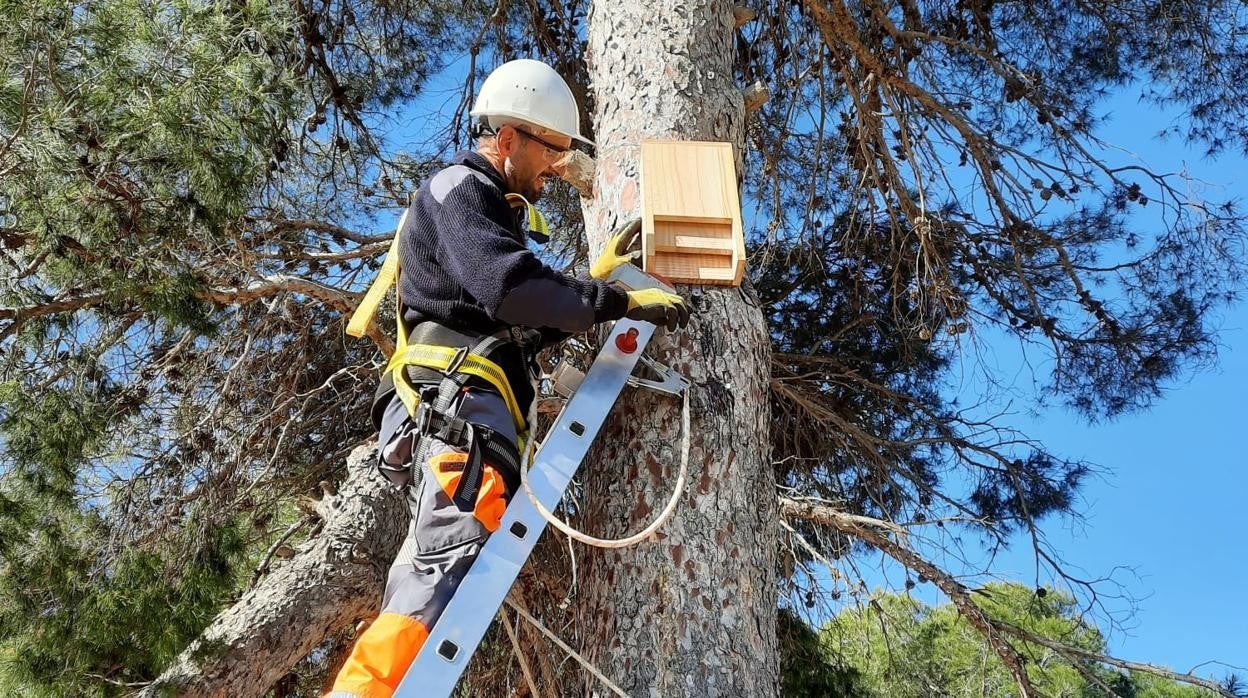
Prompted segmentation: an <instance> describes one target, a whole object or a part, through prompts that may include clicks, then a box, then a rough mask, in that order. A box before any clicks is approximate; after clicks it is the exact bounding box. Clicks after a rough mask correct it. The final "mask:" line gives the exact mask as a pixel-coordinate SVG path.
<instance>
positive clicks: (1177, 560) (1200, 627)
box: [998, 90, 1248, 676]
mask: <svg viewBox="0 0 1248 698" xmlns="http://www.w3.org/2000/svg"><path fill="white" fill-rule="evenodd" d="M1105 111H1106V112H1107V113H1108V114H1109V115H1110V116H1111V120H1110V122H1109V124H1108V125H1107V128H1105V129H1104V130H1103V131H1102V136H1103V137H1104V138H1105V139H1106V140H1108V141H1110V142H1112V143H1113V144H1115V145H1117V146H1120V147H1122V148H1125V149H1126V150H1127V151H1131V152H1133V153H1135V154H1136V155H1138V156H1139V157H1140V159H1141V160H1142V161H1143V162H1146V163H1149V164H1150V165H1152V166H1154V167H1155V168H1157V169H1158V170H1160V171H1178V170H1180V169H1184V170H1186V171H1187V172H1189V173H1190V174H1191V175H1192V176H1194V177H1196V178H1198V179H1200V180H1203V181H1204V182H1205V183H1207V184H1208V185H1209V187H1208V191H1207V195H1208V196H1210V197H1218V196H1221V197H1231V198H1240V199H1248V182H1245V181H1244V179H1243V178H1244V176H1245V175H1246V174H1248V167H1246V165H1248V162H1246V161H1245V159H1244V158H1243V157H1242V156H1240V155H1236V154H1232V155H1229V156H1223V157H1221V158H1219V160H1218V161H1216V162H1213V161H1209V160H1207V159H1205V158H1204V157H1203V156H1202V152H1203V151H1202V150H1200V149H1188V148H1185V147H1184V146H1183V145H1182V144H1181V143H1178V142H1176V141H1173V140H1171V141H1165V142H1158V141H1156V140H1155V139H1154V138H1153V136H1154V134H1156V133H1157V132H1158V131H1160V130H1161V129H1162V128H1164V127H1165V126H1166V125H1167V121H1168V120H1169V119H1170V118H1172V116H1171V115H1167V114H1163V113H1161V112H1159V111H1158V110H1156V109H1155V108H1153V107H1150V106H1146V105H1140V104H1137V103H1136V101H1135V98H1134V92H1133V91H1130V90H1128V91H1127V92H1125V93H1123V94H1121V95H1119V96H1117V97H1115V98H1114V99H1112V100H1110V101H1108V102H1107V103H1106V104H1105ZM1145 220H1146V219H1145ZM1218 324H1219V326H1220V327H1221V330H1222V332H1221V335H1220V337H1219V339H1220V346H1221V350H1220V353H1219V359H1218V362H1217V365H1216V366H1214V367H1212V368H1211V369H1209V370H1206V371H1203V372H1198V373H1195V374H1189V375H1188V376H1187V377H1186V378H1185V379H1184V380H1181V381H1180V382H1178V383H1176V384H1173V385H1171V386H1169V389H1168V390H1167V392H1166V394H1165V396H1164V397H1163V398H1162V399H1160V400H1159V401H1158V402H1157V403H1156V405H1155V406H1154V407H1153V408H1152V409H1151V410H1149V411H1147V412H1143V413H1138V414H1134V415H1128V416H1126V417H1122V418H1119V419H1117V420H1115V421H1113V422H1109V423H1103V424H1099V425H1095V426H1088V425H1086V424H1083V423H1082V422H1081V421H1080V420H1079V419H1077V418H1076V417H1075V416H1074V415H1073V414H1071V413H1070V412H1068V411H1066V410H1064V409H1061V408H1053V409H1049V410H1046V411H1044V412H1042V413H1040V414H1038V415H1035V416H1034V417H1029V416H1026V415H1019V416H1018V417H1016V418H1014V419H1013V420H1011V421H1012V422H1013V423H1014V424H1015V425H1016V426H1018V427H1019V428H1020V429H1022V430H1023V431H1025V432H1026V433H1028V434H1029V435H1030V436H1033V437H1035V438H1037V439H1038V440H1040V441H1041V442H1043V443H1045V444H1048V445H1049V446H1050V447H1051V448H1053V449H1054V450H1055V451H1056V452H1057V453H1060V454H1062V455H1064V456H1069V457H1074V458H1084V459H1087V460H1089V461H1091V462H1093V463H1096V464H1098V465H1100V466H1102V467H1103V468H1105V469H1107V470H1108V471H1109V472H1108V473H1107V474H1105V475H1104V476H1103V477H1100V478H1096V479H1093V480H1091V481H1089V482H1088V484H1087V486H1086V487H1085V488H1084V491H1083V501H1082V502H1081V506H1080V510H1081V512H1082V513H1083V515H1084V520H1083V521H1081V522H1078V523H1071V522H1063V521H1061V520H1051V521H1049V522H1047V523H1048V525H1047V527H1046V528H1047V531H1048V533H1049V540H1050V542H1051V543H1052V544H1053V545H1054V547H1056V548H1057V549H1059V550H1061V551H1062V552H1063V554H1064V555H1065V558H1066V560H1067V561H1068V562H1070V563H1072V564H1074V565H1076V566H1077V567H1079V568H1082V569H1083V570H1085V571H1086V572H1087V573H1088V574H1089V575H1091V576H1093V577H1100V576H1102V575H1104V574H1108V573H1109V572H1110V571H1112V570H1113V568H1115V567H1117V566H1126V567H1130V568H1133V570H1134V576H1133V575H1131V574H1119V575H1117V576H1116V578H1117V579H1119V581H1120V582H1122V583H1123V584H1124V589H1123V590H1124V591H1125V592H1126V593H1128V594H1129V595H1131V596H1134V597H1135V598H1136V599H1137V600H1138V608H1137V613H1136V614H1135V616H1134V618H1133V619H1132V620H1131V621H1129V622H1128V623H1127V625H1128V626H1130V627H1131V629H1130V630H1129V631H1127V632H1117V633H1111V635H1110V641H1111V649H1112V650H1113V651H1115V652H1116V653H1118V654H1120V655H1121V656H1123V657H1124V658H1130V659H1136V660H1140V661H1150V662H1157V663H1164V664H1167V665H1170V666H1171V667H1173V668H1175V669H1178V670H1181V671H1187V670H1189V669H1191V668H1192V667H1194V666H1196V665H1198V664H1200V663H1202V662H1205V661H1208V660H1212V659H1218V660H1222V661H1224V662H1228V663H1230V664H1233V665H1237V666H1239V667H1243V668H1248V640H1246V631H1248V596H1246V595H1248V525H1246V524H1245V518H1244V515H1245V508H1246V507H1248V497H1246V495H1248V450H1246V449H1245V439H1246V438H1248V418H1245V414H1246V412H1248V410H1245V398H1246V392H1248V303H1244V302H1243V301H1241V302H1239V303H1238V304H1236V305H1235V306H1233V307H1231V308H1229V309H1227V310H1226V311H1225V312H1223V313H1222V314H1221V316H1220V318H1219V323H1218ZM1001 353H1002V357H1003V358H1002V359H1001V361H1002V365H1003V366H1004V365H1008V364H1010V363H1012V362H1013V361H1015V360H1016V358H1015V357H1012V356H1010V354H1011V353H1012V350H1011V349H1010V348H1009V347H1004V346H1003V347H1001ZM1007 378H1008V375H1007ZM1018 378H1019V379H1020V380H1025V381H1029V380H1030V379H1029V377H1026V376H1023V375H1019V376H1018ZM1018 547H1019V550H1017V551H1016V552H1015V553H1014V554H1011V555H1009V556H1006V557H1004V558H1000V559H998V569H999V570H1000V571H1001V572H1003V573H1006V574H1009V573H1011V572H1013V573H1015V574H1016V575H1017V578H1020V579H1028V578H1029V576H1030V575H1031V574H1033V571H1032V570H1033V567H1032V564H1031V559H1030V556H1029V555H1027V554H1026V547H1025V543H1023V544H1021V545H1020V546H1018ZM1010 576H1015V575H1014V574H1010ZM1120 606H1121V605H1120ZM1224 671H1225V670H1224V669H1223V668H1221V667H1216V666H1215V667H1206V668H1202V670H1201V672H1200V673H1210V674H1213V675H1215V676H1217V675H1221V674H1223V673H1224Z"/></svg>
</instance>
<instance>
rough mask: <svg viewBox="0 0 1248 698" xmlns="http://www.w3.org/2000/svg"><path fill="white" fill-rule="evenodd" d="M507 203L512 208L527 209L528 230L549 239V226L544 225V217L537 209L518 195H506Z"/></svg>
mask: <svg viewBox="0 0 1248 698" xmlns="http://www.w3.org/2000/svg"><path fill="white" fill-rule="evenodd" d="M507 201H508V202H510V203H511V207H512V208H520V207H521V206H524V207H525V208H526V209H528V211H527V212H528V214H529V230H532V231H533V232H535V233H538V234H541V235H544V236H546V237H550V225H548V224H547V223H546V217H545V216H543V215H542V212H541V211H538V210H537V207H536V206H534V205H533V204H531V203H529V200H528V199H526V198H524V197H523V196H520V195H519V194H508V195H507Z"/></svg>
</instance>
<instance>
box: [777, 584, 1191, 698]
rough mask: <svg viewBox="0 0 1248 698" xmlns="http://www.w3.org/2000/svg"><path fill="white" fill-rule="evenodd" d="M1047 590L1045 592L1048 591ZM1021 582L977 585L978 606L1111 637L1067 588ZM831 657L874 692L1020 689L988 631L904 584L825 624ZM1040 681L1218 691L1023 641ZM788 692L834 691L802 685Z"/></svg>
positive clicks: (1142, 692)
mask: <svg viewBox="0 0 1248 698" xmlns="http://www.w3.org/2000/svg"><path fill="white" fill-rule="evenodd" d="M1041 592H1043V593H1041ZM1041 592H1038V591H1037V590H1035V589H1032V588H1030V587H1024V586H1022V585H1019V584H1003V583H993V584H989V585H988V586H986V587H983V588H980V589H976V590H975V592H974V598H975V603H976V605H977V606H979V607H981V608H983V609H984V611H985V612H986V613H987V614H988V615H989V616H991V617H992V618H994V619H998V620H1001V621H1003V622H1005V623H1010V624H1012V625H1015V626H1017V627H1019V628H1023V629H1025V630H1026V631H1028V632H1030V633H1034V634H1035V635H1037V636H1039V637H1042V638H1046V639H1048V640H1050V641H1053V642H1058V643H1062V644H1063V645H1069V646H1071V647H1074V648H1078V649H1080V650H1083V651H1085V652H1088V653H1104V652H1105V651H1106V649H1107V648H1106V643H1105V637H1104V635H1102V634H1101V632H1100V631H1099V630H1098V629H1097V628H1096V627H1095V626H1093V625H1090V624H1089V623H1088V620H1087V619H1086V618H1084V617H1081V616H1082V614H1081V611H1080V608H1079V603H1078V602H1077V601H1076V600H1075V599H1074V598H1073V597H1071V596H1068V595H1065V594H1061V593H1048V592H1044V591H1043V590H1041ZM819 637H820V639H821V645H820V649H821V650H822V653H823V662H822V663H823V664H824V665H826V666H831V667H841V669H840V671H841V672H842V673H850V672H852V675H853V676H854V677H855V679H856V686H857V687H858V688H857V690H858V691H860V692H861V695H866V696H897V697H898V698H901V697H904V696H923V697H925V698H927V697H931V696H949V697H950V698H957V697H962V696H965V697H967V698H970V697H971V696H1000V697H1002V698H1004V697H1005V696H1012V695H1016V694H1017V693H1016V691H1017V686H1016V683H1015V681H1014V678H1013V677H1012V676H1011V675H1010V672H1009V671H1008V670H1007V669H1006V667H1005V665H1004V664H1003V663H1002V662H1001V659H1000V657H998V656H997V655H996V653H995V652H993V650H992V648H991V647H989V646H988V645H987V643H985V642H984V637H983V635H982V634H981V633H979V632H978V631H977V630H976V629H975V628H974V627H973V626H971V624H970V623H968V622H967V621H966V618H965V617H964V616H963V615H962V614H961V613H960V612H959V611H958V610H957V609H956V608H955V607H953V606H952V605H950V604H944V605H941V606H936V607H932V606H929V605H927V604H925V603H923V602H921V601H919V600H918V599H916V598H914V597H912V596H910V595H907V594H903V593H893V594H880V595H877V596H875V597H874V598H872V600H871V601H870V602H869V603H867V604H865V605H863V606H859V607H857V608H851V609H845V610H844V611H842V612H841V613H839V614H838V615H837V616H836V617H835V618H833V619H832V620H830V621H829V622H828V623H827V624H826V625H825V626H824V627H823V628H822V629H821V630H820V632H819ZM1018 648H1019V650H1020V652H1021V653H1022V654H1023V655H1024V656H1025V657H1026V658H1027V673H1028V676H1029V677H1030V679H1031V682H1032V685H1033V686H1034V687H1035V689H1036V690H1037V691H1039V692H1040V693H1041V694H1043V695H1051V696H1086V697H1088V698H1091V697H1092V696H1152V697H1154V698H1200V697H1201V696H1212V695H1215V694H1214V693H1213V692H1211V691H1208V690H1206V689H1203V688H1198V687H1194V686H1190V685H1186V684H1182V683H1178V682H1175V681H1172V680H1168V679H1164V678H1160V677H1157V676H1155V675H1153V674H1149V673H1146V672H1143V671H1122V670H1114V669H1108V668H1106V667H1104V666H1101V665H1098V664H1097V663H1095V662H1091V661H1086V660H1084V659H1083V658H1082V657H1072V656H1069V655H1063V654H1061V653H1060V652H1058V651H1055V650H1053V649H1050V648H1048V647H1045V646H1042V645H1037V644H1034V643H1027V642H1023V643H1020V644H1019V645H1018ZM786 695H794V696H799V695H809V696H814V695H830V694H828V693H822V694H819V693H806V692H800V691H795V692H793V693H789V694H786Z"/></svg>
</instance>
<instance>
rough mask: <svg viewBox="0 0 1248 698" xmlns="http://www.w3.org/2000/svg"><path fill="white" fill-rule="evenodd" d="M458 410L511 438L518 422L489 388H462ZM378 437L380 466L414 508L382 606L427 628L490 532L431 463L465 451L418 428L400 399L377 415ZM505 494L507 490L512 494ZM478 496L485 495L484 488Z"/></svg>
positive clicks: (466, 418) (442, 607) (448, 598)
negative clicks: (459, 501) (403, 490)
mask: <svg viewBox="0 0 1248 698" xmlns="http://www.w3.org/2000/svg"><path fill="white" fill-rule="evenodd" d="M458 416H459V417H461V418H463V419H465V420H467V421H470V422H473V423H476V424H484V425H486V426H488V427H490V428H491V429H493V430H495V432H496V434H497V435H499V436H503V437H506V438H507V439H508V440H509V441H510V442H511V443H513V444H514V443H516V429H515V424H514V423H513V422H512V418H511V414H510V412H509V411H508V410H507V405H506V403H505V402H504V401H503V399H502V398H501V397H499V396H497V395H495V394H493V393H490V392H487V391H474V392H470V393H468V394H466V395H465V396H464V399H463V402H462V403H461V405H460V408H459V411H458ZM422 438H423V443H422ZM380 441H381V443H382V444H383V446H382V448H381V453H380V456H379V460H380V461H381V462H380V463H379V465H380V466H381V467H382V472H383V473H385V474H386V477H387V478H389V479H390V480H391V482H393V483H394V484H395V485H398V486H400V487H407V488H408V504H409V506H410V507H411V512H412V520H411V524H410V526H409V528H408V532H407V538H406V539H405V540H404V541H403V547H402V548H400V550H399V553H398V555H397V556H396V557H395V560H394V564H393V565H391V567H390V573H389V575H388V577H387V579H386V589H385V593H384V596H383V598H382V611H383V612H389V613H402V614H404V615H407V616H410V617H412V618H415V619H417V620H419V621H421V622H422V623H424V625H425V627H426V628H432V627H433V624H434V623H436V622H437V620H438V617H439V616H440V615H441V614H442V610H443V609H444V608H445V607H446V604H447V602H448V601H449V600H450V598H451V596H453V595H454V594H455V590H456V588H458V586H459V583H460V580H462V579H463V578H464V575H465V574H467V572H468V569H469V568H470V567H471V566H472V563H473V561H474V560H476V557H477V554H478V553H479V552H480V551H481V546H482V545H484V543H485V540H486V538H488V537H489V535H490V532H489V529H487V528H486V526H485V525H484V524H483V523H482V522H481V520H480V519H478V518H477V516H476V515H475V513H474V512H472V511H467V512H465V511H460V510H459V508H458V507H457V506H455V504H454V503H453V502H452V501H451V498H450V495H448V494H447V492H446V491H445V490H444V489H443V487H442V484H441V482H440V481H439V479H438V477H437V473H435V472H434V471H433V469H432V462H433V461H435V460H438V459H439V456H443V457H444V456H445V454H448V453H462V451H460V450H459V449H456V448H453V447H451V446H449V445H448V444H446V443H443V442H441V441H438V440H436V439H434V438H433V437H429V436H426V437H421V436H420V435H419V434H417V433H416V432H415V430H414V429H413V427H412V423H411V420H410V419H409V417H408V414H407V410H406V408H405V407H404V406H403V403H402V402H401V401H400V400H398V399H397V398H395V399H392V400H391V401H390V404H389V405H387V407H386V410H385V413H384V415H383V417H382V423H381V439H380ZM413 459H416V461H418V462H413ZM408 464H410V465H411V468H412V469H413V470H414V469H416V468H419V469H420V470H419V473H420V474H419V475H418V476H417V477H416V478H412V476H411V473H410V472H409V471H408V468H407V465H408ZM487 465H489V463H488V460H487ZM506 494H507V497H510V496H511V494H512V493H511V492H508V493H506ZM482 496H488V495H487V493H486V492H485V491H484V490H483V492H482ZM480 503H481V502H480V501H479V502H478V504H480Z"/></svg>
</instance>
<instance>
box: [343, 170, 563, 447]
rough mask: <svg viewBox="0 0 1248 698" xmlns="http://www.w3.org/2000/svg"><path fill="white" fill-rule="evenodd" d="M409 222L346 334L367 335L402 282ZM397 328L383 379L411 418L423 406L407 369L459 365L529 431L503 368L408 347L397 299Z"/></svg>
mask: <svg viewBox="0 0 1248 698" xmlns="http://www.w3.org/2000/svg"><path fill="white" fill-rule="evenodd" d="M512 196H515V197H517V198H519V199H520V200H521V201H524V197H522V196H520V195H518V194H509V195H508V199H509V200H510V198H511V197H512ZM524 205H526V206H527V205H528V202H527V201H524ZM535 215H536V220H537V221H538V222H539V223H540V224H541V225H542V226H543V229H544V227H545V225H546V219H545V218H543V217H542V214H540V213H537V209H535V208H533V207H532V206H529V220H530V221H532V220H534V216H535ZM406 222H407V211H406V210H404V211H403V215H402V216H400V217H399V226H398V228H397V229H396V230H395V231H394V239H393V240H391V242H390V250H389V251H388V252H387V253H386V261H384V262H382V265H381V271H379V272H377V278H376V279H373V283H372V284H371V285H370V286H369V287H368V291H366V292H365V293H364V298H363V299H362V300H361V301H360V304H359V305H358V306H356V309H355V312H354V313H352V314H351V319H350V320H349V321H348V322H347V334H349V335H351V336H352V337H362V336H364V333H365V332H367V331H368V326H369V324H370V323H372V321H373V316H374V315H376V314H377V308H378V306H380V305H381V299H382V298H385V296H386V291H388V290H390V287H391V286H393V285H394V283H395V281H396V280H397V279H398V278H399V235H400V234H401V233H402V232H403V224H404V223H406ZM395 324H396V325H397V330H398V336H397V337H396V340H397V341H396V345H395V349H394V354H392V355H391V356H390V361H389V362H387V363H386V369H385V371H383V372H382V375H385V374H386V373H389V374H391V378H392V379H393V380H394V390H395V393H396V394H397V395H398V396H399V399H400V400H401V401H402V402H403V406H404V407H406V408H407V413H408V414H409V415H411V416H413V417H414V416H416V408H417V406H419V405H420V393H419V392H418V391H417V390H416V388H415V387H414V386H413V385H412V384H411V381H410V380H409V379H408V377H407V371H406V370H405V369H406V368H407V367H408V366H421V367H424V368H430V369H433V370H435V371H446V370H447V369H449V368H451V367H452V366H454V365H455V364H456V363H458V365H457V366H456V367H455V370H456V371H457V372H459V373H465V374H468V375H470V376H476V377H478V378H481V379H483V380H485V381H486V382H488V383H489V384H490V385H491V386H493V387H494V389H495V390H497V391H498V394H499V395H501V396H502V397H503V402H504V403H506V405H507V410H508V411H509V412H511V418H512V419H513V420H514V421H515V423H516V431H517V433H519V434H524V433H525V429H526V427H527V425H526V423H525V422H526V419H525V415H524V413H523V412H522V411H521V410H520V405H519V403H517V402H516V395H515V393H514V392H512V390H511V383H509V382H508V381H507V374H506V373H505V372H504V371H503V369H502V367H500V366H499V365H498V364H496V363H494V362H493V361H490V360H489V359H487V358H485V357H484V356H480V355H478V354H466V353H465V352H466V351H467V350H466V349H459V348H456V347H443V346H437V345H434V344H408V343H407V337H408V331H407V327H405V326H404V324H403V313H402V308H400V307H399V299H398V297H397V296H396V298H395Z"/></svg>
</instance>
